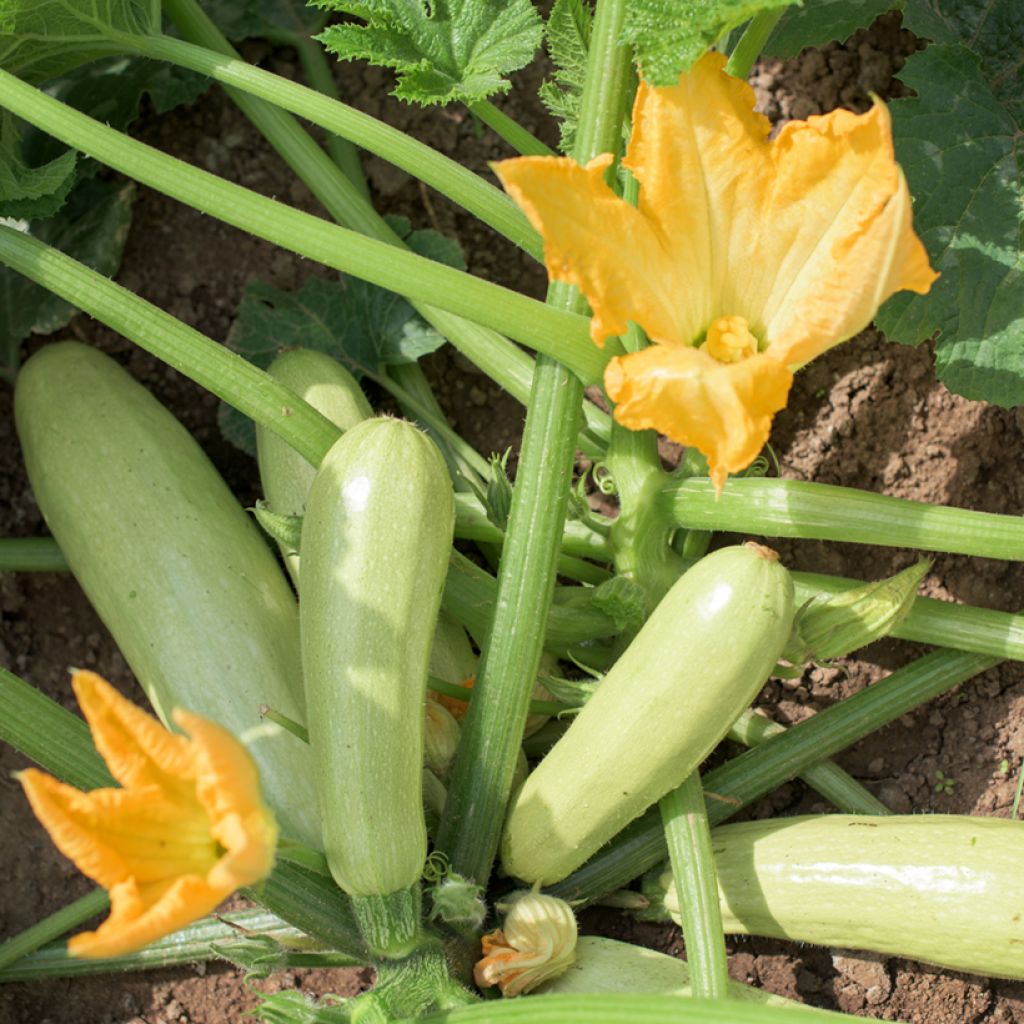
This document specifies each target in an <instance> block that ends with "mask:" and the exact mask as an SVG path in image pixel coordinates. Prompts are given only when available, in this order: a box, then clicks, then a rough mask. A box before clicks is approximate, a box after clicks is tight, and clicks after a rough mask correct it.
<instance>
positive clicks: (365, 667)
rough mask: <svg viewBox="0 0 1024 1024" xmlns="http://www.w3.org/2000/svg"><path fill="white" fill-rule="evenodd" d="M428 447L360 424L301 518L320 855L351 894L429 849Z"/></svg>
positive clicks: (421, 437)
mask: <svg viewBox="0 0 1024 1024" xmlns="http://www.w3.org/2000/svg"><path fill="white" fill-rule="evenodd" d="M454 514H455V513H454V497H453V494H452V486H451V483H450V480H449V477H448V472H447V469H446V468H445V464H444V460H443V459H442V458H441V455H440V452H438V450H437V448H436V447H435V445H434V444H433V442H432V441H431V440H430V439H429V438H428V437H427V436H426V435H425V434H423V433H422V432H421V431H419V430H418V429H417V428H416V427H414V426H412V425H411V424H409V423H406V422H404V421H401V420H394V419H373V420H366V421H365V422H363V423H360V424H358V425H357V426H355V427H353V428H352V429H351V430H350V431H348V432H347V433H346V434H345V435H344V436H343V437H342V438H341V439H340V440H339V441H338V442H337V443H336V444H335V445H334V447H333V448H332V449H331V450H330V452H328V454H327V456H326V457H325V459H324V461H323V463H322V464H321V466H320V469H319V470H318V472H317V475H316V479H315V480H314V481H313V487H312V490H311V491H310V493H309V499H308V501H307V505H306V516H305V520H304V522H303V527H302V600H301V608H300V618H301V627H302V628H301V632H302V657H303V668H304V673H305V679H306V693H307V703H308V706H309V716H308V719H307V721H308V724H309V735H310V744H311V746H312V749H313V754H314V761H315V765H316V772H315V774H316V783H317V791H318V793H319V798H320V808H321V812H322V815H323V829H324V831H323V837H324V844H325V846H324V848H325V852H326V854H327V860H328V863H329V865H330V868H331V873H332V874H333V875H334V878H335V880H336V881H337V882H338V884H339V885H340V886H341V887H342V888H343V889H344V890H345V891H346V892H348V893H349V894H350V895H352V896H356V897H387V896H390V895H392V894H395V893H399V892H402V891H404V890H406V889H408V888H409V887H410V886H414V885H416V883H417V882H418V880H419V877H420V874H421V873H422V870H423V863H424V860H425V858H426V850H427V837H426V828H425V825H424V820H423V806H422V772H423V742H424V741H423V728H424V710H423V702H424V696H425V692H426V681H427V665H428V660H429V657H430V649H431V643H432V640H433V637H434V632H435V625H436V622H437V613H438V608H439V606H440V600H441V590H442V586H443V584H444V579H445V574H446V571H447V567H448V552H449V550H450V547H451V542H452V532H453V528H454Z"/></svg>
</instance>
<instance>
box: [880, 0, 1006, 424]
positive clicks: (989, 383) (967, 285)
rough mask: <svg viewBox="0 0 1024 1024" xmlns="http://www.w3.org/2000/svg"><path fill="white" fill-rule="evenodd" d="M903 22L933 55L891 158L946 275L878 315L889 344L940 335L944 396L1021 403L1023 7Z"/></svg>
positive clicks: (946, 10)
mask: <svg viewBox="0 0 1024 1024" xmlns="http://www.w3.org/2000/svg"><path fill="white" fill-rule="evenodd" d="M904 20H905V23H906V24H907V26H908V27H909V28H910V29H912V30H913V31H914V32H916V33H918V34H919V35H923V36H927V37H929V38H931V39H932V40H934V42H933V43H932V45H930V46H929V47H928V48H927V49H925V50H923V51H922V52H921V53H918V54H915V55H914V56H912V57H911V58H910V59H909V60H908V61H907V65H906V68H905V69H904V71H903V72H902V73H901V75H900V78H901V79H902V80H903V81H904V82H906V83H907V84H908V85H909V86H911V87H912V88H913V89H914V90H916V92H917V97H916V98H914V99H907V100H899V101H897V102H896V103H894V104H893V118H894V133H895V138H896V154H897V158H898V159H899V161H900V163H901V164H902V166H903V169H904V171H905V172H906V175H907V179H908V181H909V184H910V189H911V192H912V193H913V195H914V198H915V205H914V225H915V228H916V229H917V231H918V233H919V234H920V236H921V238H922V240H923V241H924V243H925V245H926V247H927V249H928V252H929V255H930V256H931V260H932V264H933V266H934V267H935V268H936V269H937V270H939V271H941V273H942V276H941V277H940V278H939V280H938V281H937V282H936V283H935V284H934V285H933V286H932V290H931V292H930V294H928V295H926V296H914V295H909V294H901V295H897V296H895V297H894V298H893V299H891V300H890V301H889V302H888V303H887V304H886V305H885V306H884V307H883V309H882V310H881V312H880V313H879V316H878V317H877V322H878V324H879V326H880V327H881V328H882V329H883V330H884V331H885V333H886V334H887V335H888V336H889V337H890V338H892V339H893V340H895V341H900V342H904V343H907V344H917V343H918V342H920V341H921V340H923V339H925V338H927V337H929V336H931V335H932V334H934V333H935V332H936V331H938V332H940V333H939V338H938V342H937V344H936V350H935V361H936V370H937V372H938V375H939V377H940V379H941V380H942V381H943V382H944V383H945V384H946V385H947V387H949V388H950V389H951V390H953V391H956V392H957V393H959V394H962V395H965V396H967V397H968V398H977V399H985V400H987V401H989V402H994V403H996V404H998V405H1019V404H1022V403H1024V237H1022V230H1024V221H1022V200H1024V61H1022V59H1021V54H1022V52H1024V4H1021V3H1020V2H1019V0H987V2H984V3H983V2H979V0H908V3H907V7H906V11H905V15H904Z"/></svg>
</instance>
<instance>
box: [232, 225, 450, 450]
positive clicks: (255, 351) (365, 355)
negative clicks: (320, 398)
mask: <svg viewBox="0 0 1024 1024" xmlns="http://www.w3.org/2000/svg"><path fill="white" fill-rule="evenodd" d="M388 221H389V223H390V225H391V227H392V228H393V229H394V230H395V231H396V233H397V234H399V235H400V236H402V237H404V238H405V241H406V243H407V244H408V245H409V247H410V248H411V249H412V250H413V251H414V252H416V253H418V254H419V255H420V256H426V257H427V258H428V259H434V260H438V261H440V262H442V263H447V264H448V265H449V266H454V267H457V268H458V269H459V270H464V269H465V262H464V260H463V257H462V250H461V249H460V248H459V246H458V243H457V242H454V241H453V240H452V239H450V238H446V237H445V236H444V235H441V234H438V232H436V231H429V230H427V231H412V232H410V230H409V222H408V221H407V220H405V219H404V218H397V217H393V218H388ZM228 344H229V345H230V347H231V348H233V349H234V350H235V351H236V352H238V353H239V354H241V355H243V356H245V358H246V359H248V360H249V361H250V362H253V363H255V364H256V365H257V366H259V367H261V368H263V369H266V368H267V367H268V366H269V365H270V364H271V362H273V360H274V357H275V356H277V354H278V353H279V352H281V351H283V350H285V349H288V348H299V347H301V348H313V349H317V350H318V351H320V352H325V353H326V354H327V355H329V356H332V357H333V358H334V359H337V360H338V361H339V362H340V363H342V364H343V365H344V366H345V368H346V369H348V370H349V371H350V372H351V373H352V374H353V375H354V376H355V377H357V378H358V377H361V376H363V375H365V374H370V375H371V376H372V375H376V374H379V373H380V372H381V371H382V370H383V369H384V368H385V367H387V366H395V365H398V364H401V363H414V362H416V360H417V359H419V358H420V357H422V356H425V355H426V354H427V353H428V352H433V351H435V350H436V349H438V348H440V347H441V345H443V344H444V338H443V336H442V335H440V334H438V332H437V331H436V330H435V329H434V328H433V327H431V326H430V325H429V324H428V323H426V321H424V320H422V319H421V318H420V317H419V316H418V315H417V314H416V312H415V310H414V309H413V308H412V306H410V305H409V303H408V302H407V301H406V300H405V299H403V298H402V297H401V296H400V295H396V294H395V293H394V292H389V291H385V290H384V289H383V288H378V287H377V286H376V285H372V284H367V283H366V282H365V281H360V280H358V279H356V278H349V277H345V278H321V277H311V278H309V279H308V280H307V281H306V282H305V284H303V286H302V287H301V288H300V289H299V290H298V291H297V292H284V291H280V290H279V289H277V288H272V287H271V286H270V285H267V284H263V283H262V282H259V281H253V282H251V283H250V284H249V285H247V286H246V289H245V295H244V297H243V299H242V304H241V306H240V307H239V309H238V316H237V317H236V319H235V322H234V325H233V326H232V328H231V334H230V336H229V338H228ZM220 428H221V433H223V434H224V436H225V437H226V438H227V439H228V440H229V441H231V442H232V443H233V444H235V445H237V446H238V447H239V448H241V449H243V450H244V451H247V452H249V453H250V454H254V453H255V450H256V447H255V433H254V431H253V427H252V422H251V421H250V420H249V419H247V418H246V417H245V416H243V415H242V414H241V413H239V412H238V411H237V410H235V409H233V408H231V407H230V406H228V405H226V404H222V405H221V408H220Z"/></svg>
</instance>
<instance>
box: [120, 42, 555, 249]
mask: <svg viewBox="0 0 1024 1024" xmlns="http://www.w3.org/2000/svg"><path fill="white" fill-rule="evenodd" d="M118 41H119V42H121V43H122V44H123V45H124V47H125V49H126V50H129V51H131V52H134V53H138V54H141V55H142V56H145V57H150V58H152V59H154V60H165V61H168V62H170V63H172V64H177V65H178V66H179V67H184V68H189V69H190V70H192V71H197V72H198V73H199V74H201V75H207V76H209V77H210V78H212V79H214V80H215V81H217V82H220V83H221V84H222V85H226V86H230V87H231V88H233V89H236V90H240V91H242V92H246V93H248V94H249V95H251V96H255V97H257V98H258V99H261V100H264V101H266V102H267V103H272V104H274V105H275V106H278V107H281V108H282V109H284V110H287V111H289V112H290V113H292V114H295V115H297V116H299V117H302V118H304V119H305V120H307V121H311V122H312V123H313V124H315V125H319V126H320V127H321V128H324V129H325V130H326V131H329V132H333V133H334V134H335V135H340V136H341V137H342V138H345V139H349V140H350V141H351V142H354V143H355V144H356V145H358V146H361V147H362V148H363V149H365V150H368V151H369V152H371V153H374V154H376V155H377V156H379V157H381V158H382V159H384V160H387V161H388V162H389V163H392V164H394V165H395V166H396V167H400V168H401V169H402V170H404V171H407V172H408V173H409V174H411V175H413V176H414V177H416V178H419V179H420V180H421V181H423V182H425V183H426V184H427V185H430V186H431V187H433V188H436V189H437V190H438V191H439V192H440V193H441V194H442V195H444V196H447V197H448V198H449V199H451V200H452V202H455V203H458V204H459V205H460V206H462V207H463V208H464V209H466V210H468V211H469V212H470V213H472V214H473V215H474V216H476V217H479V218H480V220H482V221H483V222H484V223H485V224H488V225H490V227H492V228H494V230H495V231H497V232H498V233H499V234H500V235H503V236H504V237H506V238H508V239H509V240H510V241H512V242H514V243H515V244H516V245H518V246H519V247H520V248H522V249H523V250H525V251H526V252H528V253H529V254H530V255H531V256H533V257H534V258H536V259H542V258H543V245H542V243H541V240H540V237H539V236H538V235H537V232H536V231H534V229H533V228H532V227H531V226H530V222H529V221H528V220H527V219H526V216H525V214H524V213H523V212H522V211H521V210H520V209H519V207H518V206H516V204H515V203H514V202H513V201H512V200H511V199H510V198H509V197H508V196H507V195H505V193H504V192H502V191H501V190H500V189H498V188H496V187H495V186H494V185H491V184H489V183H488V182H487V181H485V180H484V179H483V178H481V177H480V176H479V175H478V174H475V173H474V172H473V171H470V170H468V169H467V168H465V167H463V166H462V164H460V163H458V162H456V161H455V160H451V159H449V158H448V157H446V156H442V155H441V154H440V153H438V152H437V151H436V150H433V149H431V148H430V147H429V146H425V145H424V144H423V143H422V142H418V141H417V140H416V139H414V138H412V137H411V136H409V135H406V134H405V133H404V132H402V131H399V130H398V129H397V128H392V127H391V126H390V125H388V124H385V123H384V122H383V121H378V120H377V119H376V118H374V117H370V115H369V114H364V113H362V111H359V110H356V109H355V108H353V107H350V106H348V105H347V104H344V103H342V102H340V101H339V100H335V99H331V98H330V97H329V96H325V95H324V94H323V93H320V92H317V91H316V90H315V89H310V88H308V87H307V86H304V85H300V84H299V83H298V82H293V81H291V80H290V79H288V78H282V77H281V76H280V75H275V74H273V73H272V72H270V71H264V70H263V69H262V68H257V67H254V66H253V65H252V64H249V63H247V62H246V61H243V60H239V59H237V58H235V57H229V56H227V55H226V54H222V53H216V52H214V51H213V50H208V49H206V48H205V47H202V46H195V45H193V44H192V43H187V42H185V41H184V40H181V39H172V38H171V37H170V36H120V37H118Z"/></svg>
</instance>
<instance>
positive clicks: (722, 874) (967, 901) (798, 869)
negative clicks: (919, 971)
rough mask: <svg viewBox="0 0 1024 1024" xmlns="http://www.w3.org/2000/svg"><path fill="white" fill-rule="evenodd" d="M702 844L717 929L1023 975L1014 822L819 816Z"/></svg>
mask: <svg viewBox="0 0 1024 1024" xmlns="http://www.w3.org/2000/svg"><path fill="white" fill-rule="evenodd" d="M711 838H712V843H713V846H714V851H715V867H716V868H717V870H718V883H719V897H720V900H721V906H722V921H723V924H724V926H725V930H726V931H727V932H730V933H734V934H744V935H746V934H749V935H768V936H774V937H777V938H788V939H796V940H799V941H801V942H812V943H815V944H817V945H822V946H842V947H846V948H852V949H867V950H872V951H874V952H876V953H889V954H892V955H894V956H905V957H910V958H912V959H914V960H923V961H924V962H925V963H929V964H936V965H937V966H939V967H945V968H947V969H949V970H954V971H970V972H973V973H974V974H982V975H985V976H988V977H1000V978H1016V979H1021V978H1024V875H1022V872H1021V865H1022V864H1024V822H1019V821H1010V820H1009V819H1006V818H972V817H967V816H964V815H953V814H948V815H947V814H927V815H925V814H917V815H893V816H879V817H866V816H865V817H861V816H855V815H848V814H828V815H818V816H814V817H800V818H783V819H775V820H767V821H749V822H743V823H742V824H738V825H724V826H722V827H721V828H716V829H715V830H714V831H713V832H712V833H711ZM669 909H670V910H671V906H669Z"/></svg>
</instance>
